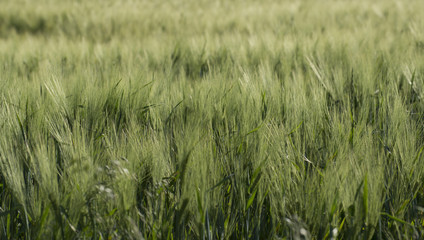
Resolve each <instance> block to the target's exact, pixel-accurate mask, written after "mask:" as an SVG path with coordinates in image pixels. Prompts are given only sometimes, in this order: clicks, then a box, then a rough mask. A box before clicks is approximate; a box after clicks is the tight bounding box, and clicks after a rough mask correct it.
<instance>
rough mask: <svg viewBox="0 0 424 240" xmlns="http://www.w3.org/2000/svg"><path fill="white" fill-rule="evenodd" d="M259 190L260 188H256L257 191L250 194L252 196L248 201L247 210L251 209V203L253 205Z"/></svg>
mask: <svg viewBox="0 0 424 240" xmlns="http://www.w3.org/2000/svg"><path fill="white" fill-rule="evenodd" d="M257 191H258V189H255V191H254V192H253V193H252V195H250V198H249V200H248V201H247V205H246V210H247V209H249V207H250V205H252V203H253V201H254V200H255V197H256V192H257Z"/></svg>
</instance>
